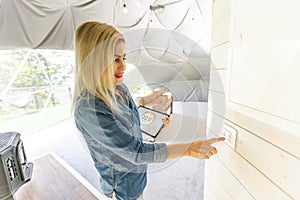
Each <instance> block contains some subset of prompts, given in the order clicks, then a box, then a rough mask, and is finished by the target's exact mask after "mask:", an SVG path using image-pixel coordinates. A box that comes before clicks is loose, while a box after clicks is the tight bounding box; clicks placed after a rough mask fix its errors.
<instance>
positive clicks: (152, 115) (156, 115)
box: [138, 106, 169, 137]
mask: <svg viewBox="0 0 300 200" xmlns="http://www.w3.org/2000/svg"><path fill="white" fill-rule="evenodd" d="M138 111H139V115H140V121H141V130H142V132H144V133H146V134H148V135H150V136H152V137H156V136H157V135H158V133H159V132H160V130H161V129H162V127H163V125H164V124H163V121H162V119H164V118H166V117H168V116H169V115H168V114H165V113H162V112H159V111H156V110H153V109H150V108H146V107H143V106H139V107H138Z"/></svg>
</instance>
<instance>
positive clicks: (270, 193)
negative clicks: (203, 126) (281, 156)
mask: <svg viewBox="0 0 300 200" xmlns="http://www.w3.org/2000/svg"><path fill="white" fill-rule="evenodd" d="M207 133H208V137H215V136H216V135H217V134H216V133H213V132H212V131H211V130H210V129H209V130H208V131H207ZM217 148H218V150H219V153H218V157H219V159H220V160H221V161H222V163H224V165H225V166H226V168H227V169H229V170H230V171H231V173H232V174H233V175H234V176H235V177H236V178H237V179H238V180H239V182H240V183H241V185H242V186H243V187H244V188H246V189H247V191H248V192H249V193H250V194H251V196H253V197H254V198H255V199H292V197H291V196H289V195H288V194H287V193H286V192H285V191H283V190H282V189H281V188H280V187H278V185H277V184H276V183H273V182H272V181H270V179H269V177H266V176H265V175H264V174H263V173H261V172H260V171H259V170H258V169H257V168H256V166H254V165H252V164H251V163H250V162H249V161H248V160H247V159H246V158H244V157H243V156H241V155H240V154H239V153H238V152H236V151H234V150H233V149H232V148H231V147H230V146H229V145H227V144H226V143H225V142H224V143H220V144H218V145H217ZM224 184H226V181H225V182H224ZM228 184H229V185H230V184H232V183H231V182H230V183H228ZM259 185H260V186H261V187H259Z"/></svg>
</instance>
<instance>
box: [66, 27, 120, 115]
mask: <svg viewBox="0 0 300 200" xmlns="http://www.w3.org/2000/svg"><path fill="white" fill-rule="evenodd" d="M120 41H123V42H125V40H124V37H123V36H122V34H121V33H120V32H119V31H117V30H116V29H115V28H114V27H113V26H111V25H108V24H105V23H100V22H96V21H88V22H85V23H83V24H81V25H80V26H79V27H78V28H77V30H76V35H75V58H76V61H75V71H74V79H75V86H74V93H73V106H72V110H73V109H74V106H75V104H76V102H77V100H78V97H80V94H81V93H82V92H85V91H87V92H89V93H90V94H92V95H93V96H95V97H97V98H100V99H102V100H103V102H104V103H105V104H106V105H107V106H110V107H111V108H112V109H113V110H116V111H119V107H118V105H117V103H116V99H115V95H114V92H115V86H116V85H115V78H114V68H113V62H114V59H115V58H114V49H115V46H116V44H117V43H118V42H120Z"/></svg>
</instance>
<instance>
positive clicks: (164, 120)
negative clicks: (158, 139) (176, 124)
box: [162, 117, 171, 128]
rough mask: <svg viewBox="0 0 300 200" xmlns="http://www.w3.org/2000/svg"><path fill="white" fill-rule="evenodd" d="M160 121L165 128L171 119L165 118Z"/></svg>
mask: <svg viewBox="0 0 300 200" xmlns="http://www.w3.org/2000/svg"><path fill="white" fill-rule="evenodd" d="M162 121H163V123H164V126H163V128H166V127H167V126H168V125H169V123H170V121H171V118H170V117H166V118H164V119H162Z"/></svg>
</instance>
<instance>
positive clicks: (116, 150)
mask: <svg viewBox="0 0 300 200" xmlns="http://www.w3.org/2000/svg"><path fill="white" fill-rule="evenodd" d="M117 89H118V90H119V91H120V92H121V93H122V94H123V96H124V97H125V98H126V100H127V102H128V105H126V104H125V103H124V101H123V100H122V99H121V97H120V96H118V95H116V99H117V103H118V105H119V108H120V110H121V112H120V113H118V112H115V111H113V110H112V109H111V108H110V107H109V106H107V105H106V104H105V103H104V102H103V101H102V100H101V99H99V98H96V97H94V96H93V95H91V94H89V93H87V92H86V93H85V94H82V95H81V96H80V98H79V99H78V101H77V103H76V105H75V112H74V115H75V122H76V126H77V128H78V129H79V130H80V131H81V133H82V135H83V137H84V138H85V140H86V142H87V145H88V148H89V151H90V154H91V157H92V158H93V160H94V163H95V167H96V169H97V170H98V172H99V174H100V185H101V189H102V191H103V193H104V194H106V195H107V196H110V195H111V194H112V193H113V192H115V194H116V197H117V199H124V200H125V199H126V200H127V199H136V198H137V197H138V196H140V194H141V193H142V192H143V190H144V189H145V186H146V183H147V163H153V162H164V161H165V160H166V159H167V154H168V153H167V148H166V144H164V143H145V142H143V140H142V133H141V129H140V120H139V114H138V110H137V107H136V105H135V103H134V101H133V99H132V97H131V95H130V93H129V90H128V88H127V87H126V86H125V85H124V84H121V85H118V86H117Z"/></svg>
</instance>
